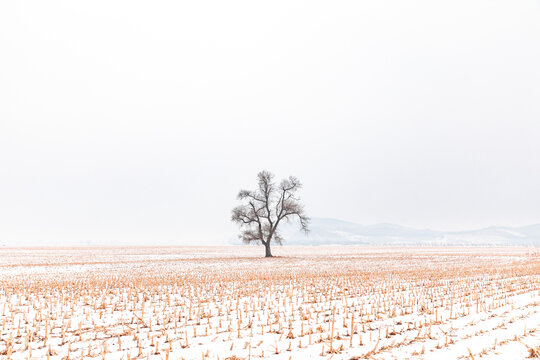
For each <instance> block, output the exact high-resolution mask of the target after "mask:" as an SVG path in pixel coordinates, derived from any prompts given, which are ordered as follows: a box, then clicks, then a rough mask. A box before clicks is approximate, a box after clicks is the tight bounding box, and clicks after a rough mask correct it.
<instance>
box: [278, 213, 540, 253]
mask: <svg viewBox="0 0 540 360" xmlns="http://www.w3.org/2000/svg"><path fill="white" fill-rule="evenodd" d="M310 230H311V231H310V233H309V234H308V235H307V236H306V235H304V234H303V233H301V232H300V231H298V225H297V224H295V223H289V224H285V225H284V226H283V228H282V234H283V237H284V239H285V241H284V243H286V244H287V245H395V246H397V245H402V246H406V245H415V246H443V245H450V246H540V224H535V225H528V226H522V227H505V226H492V227H488V228H484V229H478V230H469V231H437V230H431V229H414V228H410V227H406V226H401V225H395V224H388V223H382V224H376V225H359V224H356V223H352V222H348V221H343V220H337V219H328V218H313V219H312V221H311V224H310Z"/></svg>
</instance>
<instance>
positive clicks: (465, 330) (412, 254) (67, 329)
mask: <svg viewBox="0 0 540 360" xmlns="http://www.w3.org/2000/svg"><path fill="white" fill-rule="evenodd" d="M0 251H1V255H2V256H1V257H0V283H1V289H0V316H1V317H0V322H1V326H2V328H1V340H0V357H1V358H3V359H6V358H11V359H31V358H34V359H43V358H48V359H79V358H85V359H86V358H95V359H111V360H112V359H137V358H141V359H203V360H204V359H261V358H272V359H306V358H324V359H330V358H332V359H408V358H410V359H484V358H485V359H523V358H527V357H529V356H530V357H533V356H537V354H538V353H539V352H538V349H539V346H540V255H539V253H538V252H537V250H536V249H526V248H450V247H446V248H442V247H441V248H374V247H344V246H343V247H338V246H336V247H332V246H329V247H281V248H279V247H276V248H275V249H274V252H275V255H277V256H276V257H274V258H269V259H265V258H262V257H261V256H262V255H263V249H262V248H260V247H250V246H246V247H232V246H230V247H160V248H144V247H141V248H77V249H75V248H33V249H29V248H28V249H21V248H3V249H1V250H0Z"/></svg>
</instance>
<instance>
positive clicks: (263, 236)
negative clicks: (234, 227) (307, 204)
mask: <svg viewBox="0 0 540 360" xmlns="http://www.w3.org/2000/svg"><path fill="white" fill-rule="evenodd" d="M257 178H258V180H259V184H258V189H257V190H255V191H248V190H240V192H239V193H238V200H240V201H241V202H242V205H240V206H237V207H235V208H234V209H233V210H232V217H231V220H232V221H234V222H235V223H237V224H239V225H240V229H241V231H242V232H241V234H240V235H239V238H241V239H242V241H243V242H245V243H247V244H249V243H253V242H255V243H261V244H263V245H264V247H265V249H266V257H270V256H272V252H271V251H270V244H271V242H272V241H275V242H276V243H278V244H280V245H281V242H282V240H283V238H282V237H281V235H280V233H279V231H278V226H279V224H280V223H282V222H283V221H287V222H288V221H290V220H292V219H294V218H298V220H299V222H300V230H302V231H304V232H305V233H306V234H307V233H308V232H309V229H308V224H309V221H310V219H309V218H308V217H307V216H306V214H305V213H304V207H303V205H301V203H300V199H299V198H298V197H297V195H296V194H297V192H298V190H299V189H300V188H301V187H302V184H301V183H300V181H298V179H297V178H295V177H294V176H289V177H288V178H286V179H283V180H282V181H281V183H280V184H279V186H276V184H275V183H274V182H273V178H274V174H272V173H271V172H269V171H266V170H263V171H261V172H260V173H258V174H257Z"/></svg>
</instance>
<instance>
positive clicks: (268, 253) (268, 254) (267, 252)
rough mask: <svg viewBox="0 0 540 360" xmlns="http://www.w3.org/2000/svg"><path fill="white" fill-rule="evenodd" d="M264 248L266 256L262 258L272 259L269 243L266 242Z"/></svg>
mask: <svg viewBox="0 0 540 360" xmlns="http://www.w3.org/2000/svg"><path fill="white" fill-rule="evenodd" d="M264 247H265V249H266V255H265V256H264V257H272V252H271V251H270V241H269V242H267V243H266V244H265V245H264Z"/></svg>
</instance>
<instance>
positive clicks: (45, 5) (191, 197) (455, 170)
mask: <svg viewBox="0 0 540 360" xmlns="http://www.w3.org/2000/svg"><path fill="white" fill-rule="evenodd" d="M0 52H1V55H0V243H3V244H8V245H18V244H29V243H44V244H66V243H69V244H77V243H81V244H84V243H88V242H89V241H98V242H100V243H103V242H105V243H110V244H111V245H113V244H120V243H134V244H142V243H161V244H164V243H170V244H193V245H196V244H207V243H226V242H227V241H228V240H229V239H230V238H233V237H234V236H235V232H236V229H235V227H234V226H233V224H232V223H230V210H231V208H232V207H233V206H235V204H236V201H235V196H236V194H237V192H238V190H239V189H240V188H242V187H244V188H252V187H254V185H255V176H256V173H257V172H258V171H259V170H261V169H269V170H271V171H273V172H275V173H276V175H277V176H278V177H284V176H287V175H296V176H297V177H299V178H300V180H301V181H302V182H303V183H304V190H303V199H304V201H305V204H306V210H307V212H308V214H309V215H311V216H313V217H331V218H339V219H343V220H349V221H354V222H358V223H361V224H366V225H367V224H374V223H379V222H392V223H398V224H401V225H407V226H413V227H429V228H435V229H440V230H456V229H471V228H477V227H483V226H488V225H510V226H513V225H524V224H530V223H540V205H539V204H540V3H539V2H538V1H536V0H523V1H507V0H505V1H500V0H490V1H476V0H472V1H471V0H457V1H434V0H425V1H423V0H419V1H403V0H388V1H384V0H374V1H368V0H366V1H358V0H355V1H325V2H320V1H313V0H309V1H295V0H287V1H264V2H263V1H254V0H248V1H186V2H182V1H134V0H129V1H114V0H103V1H100V0H93V1H76V0H66V1H54V0H53V1H41V0H37V1H3V2H1V4H0Z"/></svg>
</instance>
